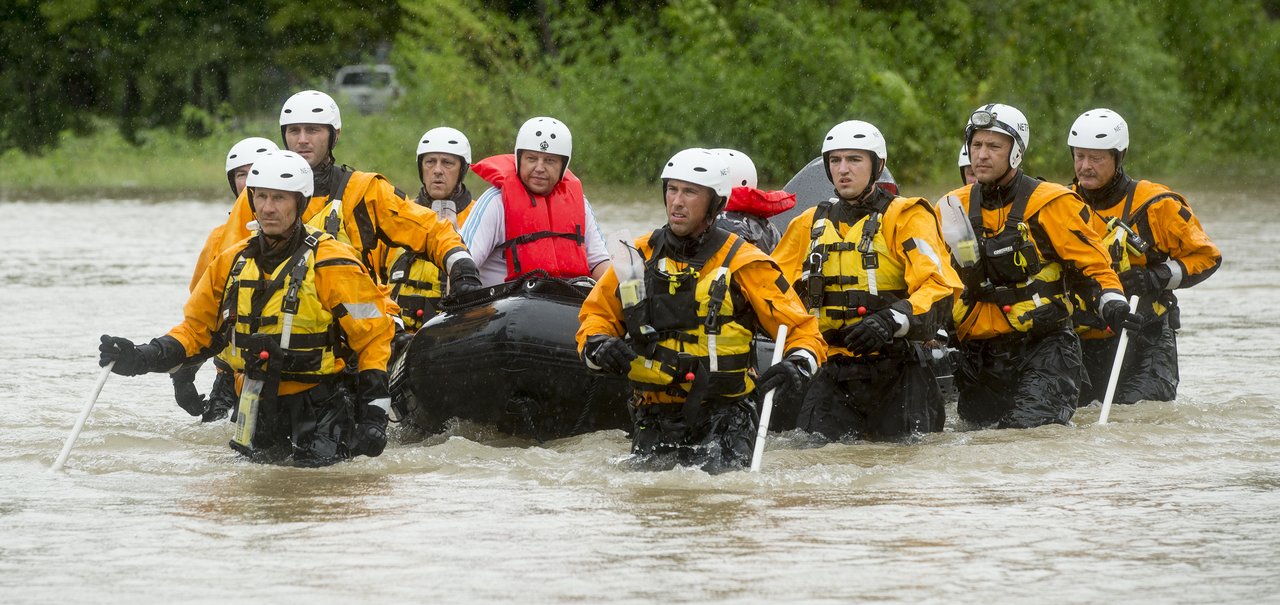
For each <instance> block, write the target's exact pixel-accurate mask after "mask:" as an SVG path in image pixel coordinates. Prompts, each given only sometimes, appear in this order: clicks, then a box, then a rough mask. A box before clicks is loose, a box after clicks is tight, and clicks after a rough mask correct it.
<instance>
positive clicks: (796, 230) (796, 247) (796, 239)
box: [772, 208, 817, 285]
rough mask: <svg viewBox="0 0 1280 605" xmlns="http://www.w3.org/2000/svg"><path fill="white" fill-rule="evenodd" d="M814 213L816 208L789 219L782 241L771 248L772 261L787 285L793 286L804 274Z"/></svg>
mask: <svg viewBox="0 0 1280 605" xmlns="http://www.w3.org/2000/svg"><path fill="white" fill-rule="evenodd" d="M816 211H817V210H816V208H810V209H808V210H805V211H804V212H803V213H801V214H800V216H797V217H795V218H793V219H791V222H790V223H788V224H787V230H786V231H785V232H783V234H782V239H780V240H778V245H777V246H774V248H773V253H772V256H773V259H774V260H775V261H776V262H777V263H778V268H779V269H781V270H782V274H783V275H785V276H786V277H787V283H789V284H792V285H794V284H795V283H796V280H798V279H800V274H801V273H803V272H804V258H805V255H806V254H808V253H809V244H810V242H812V235H811V234H812V232H813V215H814V213H815V212H816Z"/></svg>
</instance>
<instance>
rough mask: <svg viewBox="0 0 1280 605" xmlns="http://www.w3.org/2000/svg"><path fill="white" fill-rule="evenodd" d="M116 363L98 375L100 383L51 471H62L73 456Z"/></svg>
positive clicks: (81, 412)
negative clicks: (72, 449) (78, 440)
mask: <svg viewBox="0 0 1280 605" xmlns="http://www.w3.org/2000/svg"><path fill="white" fill-rule="evenodd" d="M115 365H116V362H114V361H113V362H111V363H108V364H107V365H106V367H104V368H102V373H100V374H98V383H97V384H95V385H93V393H90V394H89V400H88V401H86V402H84V409H83V410H80V417H79V418H77V419H76V425H75V426H74V427H72V428H71V434H70V435H67V442H66V443H65V444H63V446H62V453H61V454H58V459H57V460H54V461H53V466H51V467H49V471H50V472H53V471H57V470H61V469H62V464H63V463H65V462H66V461H67V456H69V455H71V448H72V446H74V445H75V444H76V438H77V437H79V436H80V429H83V428H84V421H86V420H88V419H89V412H91V411H93V404H95V403H97V402H98V393H101V392H102V385H104V384H106V383H107V377H108V376H110V375H111V368H113V367H115Z"/></svg>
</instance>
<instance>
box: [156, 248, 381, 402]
mask: <svg viewBox="0 0 1280 605" xmlns="http://www.w3.org/2000/svg"><path fill="white" fill-rule="evenodd" d="M311 232H313V233H314V232H315V231H314V230H311ZM251 245H252V246H257V245H258V244H257V242H256V241H254V240H253V239H252V238H249V239H245V240H242V241H241V242H239V243H237V244H235V245H234V246H232V247H230V248H228V249H226V250H223V251H222V252H221V253H219V254H218V255H216V256H215V257H214V258H213V260H212V261H211V263H210V265H209V269H208V271H206V272H205V273H204V274H203V277H202V278H201V280H200V282H199V283H198V284H196V288H195V290H193V291H192V293H191V297H190V298H189V299H188V300H187V303H186V305H185V306H184V307H183V313H184V315H185V318H184V319H183V321H182V323H180V324H178V325H177V326H175V327H174V328H173V329H171V330H170V331H169V335H170V336H173V337H174V338H176V339H177V340H178V342H181V343H182V345H183V347H184V349H185V350H186V353H187V355H188V356H194V355H197V354H199V353H200V352H201V351H202V350H204V349H206V348H207V347H209V346H210V345H212V344H213V342H214V335H215V334H218V333H221V332H223V330H226V329H228V328H230V327H231V325H230V324H229V323H226V322H228V321H230V320H232V319H233V318H232V317H231V316H230V315H231V314H230V313H228V314H227V317H223V315H224V314H223V311H224V308H225V309H226V310H229V309H230V308H231V306H230V304H231V302H233V301H234V302H235V308H236V316H237V317H236V318H234V319H236V320H237V323H236V326H237V329H238V330H239V331H240V335H238V336H237V340H240V339H242V338H244V336H245V335H246V334H247V333H248V328H247V327H241V326H251V325H252V323H250V321H251V320H242V318H241V317H240V316H241V314H243V315H245V317H250V316H253V315H255V314H256V312H255V311H254V310H253V309H252V303H251V301H250V300H249V296H248V294H247V290H249V288H246V283H245V282H246V281H248V280H250V279H257V277H263V278H265V279H274V278H275V277H278V276H279V275H280V273H281V272H288V271H289V270H290V269H291V268H292V265H293V263H290V262H288V261H286V262H282V263H281V264H280V266H279V267H277V268H276V270H275V271H274V272H273V273H272V274H271V275H270V276H257V270H256V264H255V263H252V262H248V261H246V262H245V263H244V265H243V267H241V268H240V273H239V278H238V281H239V285H238V287H237V288H235V289H233V290H228V289H227V288H228V285H230V282H231V281H232V279H231V276H232V272H233V270H234V269H235V268H236V265H237V264H238V263H239V262H240V261H241V260H245V259H243V258H242V257H243V252H244V250H245V249H246V248H247V247H248V246H251ZM312 258H313V260H311V261H310V262H309V267H308V272H307V278H306V279H305V280H304V283H303V284H302V286H301V287H300V288H299V294H300V298H299V311H298V315H297V316H296V317H295V318H294V322H293V330H292V334H293V336H292V337H291V339H290V340H291V341H290V350H295V349H296V350H298V351H300V353H301V355H300V358H304V359H305V363H306V369H303V370H299V369H298V366H293V369H290V368H289V367H286V369H285V371H286V372H287V373H288V374H287V375H286V376H285V377H284V378H282V380H281V383H280V390H279V393H280V394H281V395H289V394H293V393H298V392H301V391H304V390H307V389H309V388H311V387H312V386H314V385H315V383H316V381H317V380H321V378H320V376H319V375H321V374H324V375H329V374H337V373H339V372H341V371H342V370H343V368H344V367H345V365H346V360H344V359H343V358H342V357H341V356H338V355H332V356H327V355H326V354H325V353H321V354H320V355H319V357H317V355H316V353H315V352H314V351H315V349H320V348H327V347H329V346H331V345H330V343H328V342H326V343H325V344H324V345H323V346H314V347H313V346H311V345H314V344H315V343H316V342H318V341H320V340H327V339H328V337H327V336H320V334H322V333H328V334H333V335H335V337H336V338H339V339H340V341H341V343H342V347H345V348H346V349H347V350H349V351H351V352H353V353H354V354H355V356H356V359H357V370H358V371H365V370H381V371H384V372H385V371H386V369H387V361H388V359H389V357H390V356H391V337H392V335H393V334H394V333H395V324H394V323H393V322H392V320H391V318H390V316H388V315H387V309H386V297H385V296H384V295H383V293H382V291H381V290H380V289H379V288H378V286H377V285H376V284H375V283H374V282H373V280H372V279H370V277H369V274H368V272H367V271H365V269H364V266H363V265H362V264H361V263H360V261H359V260H358V259H357V258H356V256H355V253H354V250H352V248H351V247H349V246H346V245H344V244H341V243H339V242H337V241H336V240H333V239H331V238H328V237H325V238H323V239H321V240H320V241H319V242H318V244H317V246H316V249H315V254H314V255H313V257H312ZM251 265H253V266H252V267H251ZM284 281H285V282H288V281H289V278H286V279H285V280H284ZM233 296H234V299H233V298H231V297H233ZM282 298H283V293H282V290H280V291H274V292H273V294H272V296H271V297H270V299H269V300H268V301H266V302H265V304H264V305H263V307H262V310H261V312H260V313H261V315H260V316H261V317H262V320H261V321H259V322H258V323H259V324H260V326H259V329H258V331H259V332H262V333H267V334H279V333H280V330H281V328H282V326H283V320H282V318H281V316H280V314H279V312H278V311H279V302H280V300H281V299H282ZM246 305H248V306H247V307H246ZM334 321H336V322H337V326H336V328H335V327H326V326H328V325H329V324H332V322H334ZM326 322H327V323H326ZM307 335H310V336H307ZM333 346H335V347H336V344H334V345H333ZM238 363H239V364H240V365H239V366H237V368H240V367H243V360H239V361H238ZM317 366H318V369H317ZM290 378H293V379H290ZM237 383H239V381H237ZM237 388H238V386H237Z"/></svg>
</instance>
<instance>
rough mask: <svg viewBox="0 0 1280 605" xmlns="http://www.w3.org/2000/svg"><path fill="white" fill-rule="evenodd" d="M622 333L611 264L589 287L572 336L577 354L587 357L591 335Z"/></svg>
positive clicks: (615, 276)
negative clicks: (592, 285)
mask: <svg viewBox="0 0 1280 605" xmlns="http://www.w3.org/2000/svg"><path fill="white" fill-rule="evenodd" d="M622 335H623V327H622V301H621V300H618V274H616V273H614V272H613V267H612V266H611V267H609V268H608V269H606V270H605V272H604V275H601V276H600V279H599V280H597V281H596V285H595V287H593V288H591V293H590V294H588V295H587V299H586V300H585V301H583V302H582V308H581V309H579V310H578V333H577V334H576V335H575V336H574V340H575V341H577V343H578V355H579V356H580V357H582V358H583V359H587V356H586V346H587V339H588V338H590V337H592V336H612V337H621V336H622ZM587 362H588V363H587V365H588V366H590V365H592V364H591V360H590V359H587ZM592 369H596V368H592Z"/></svg>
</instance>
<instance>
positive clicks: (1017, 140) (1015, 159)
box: [964, 103, 1031, 170]
mask: <svg viewBox="0 0 1280 605" xmlns="http://www.w3.org/2000/svg"><path fill="white" fill-rule="evenodd" d="M979 130H990V131H992V132H998V133H1000V134H1003V135H1005V136H1007V137H1010V138H1012V139H1013V149H1012V150H1010V152H1009V169H1010V170H1017V169H1018V166H1021V165H1022V158H1023V157H1025V156H1026V154H1027V147H1028V146H1029V145H1031V124H1030V123H1028V122H1027V116H1025V115H1022V112H1021V111H1018V108H1016V107H1012V106H1009V105H1004V104H1001V103H988V104H986V105H983V106H982V107H979V108H978V109H976V110H974V112H973V113H972V114H970V115H969V123H968V124H967V125H965V127H964V144H965V146H968V145H969V143H970V142H971V141H973V133H975V132H977V131H979Z"/></svg>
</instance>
